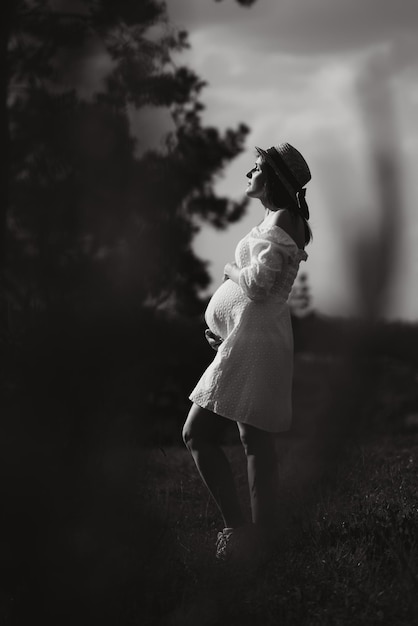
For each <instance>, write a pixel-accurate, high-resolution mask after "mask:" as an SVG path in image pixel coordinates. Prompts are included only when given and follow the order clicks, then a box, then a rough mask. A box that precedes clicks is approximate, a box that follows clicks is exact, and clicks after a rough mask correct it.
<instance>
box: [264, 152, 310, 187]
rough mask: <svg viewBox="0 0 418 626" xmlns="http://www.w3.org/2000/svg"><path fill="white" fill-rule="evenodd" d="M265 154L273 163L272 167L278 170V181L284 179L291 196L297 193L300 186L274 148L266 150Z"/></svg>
mask: <svg viewBox="0 0 418 626" xmlns="http://www.w3.org/2000/svg"><path fill="white" fill-rule="evenodd" d="M266 152H267V154H268V155H269V157H270V159H271V160H272V161H273V163H272V165H273V164H274V165H273V167H274V169H276V170H278V171H276V173H277V174H278V176H279V178H280V179H282V178H284V179H285V180H286V182H288V183H289V184H290V186H291V188H292V191H293V194H295V193H296V192H297V191H299V190H300V189H302V185H301V184H300V183H299V182H298V181H297V180H296V178H295V177H294V176H293V173H292V172H291V170H290V169H289V168H288V166H287V165H286V163H285V162H284V160H283V158H282V156H281V155H280V153H279V152H278V151H277V150H276V148H275V147H274V146H273V147H271V148H267V150H266ZM283 182H284V181H283Z"/></svg>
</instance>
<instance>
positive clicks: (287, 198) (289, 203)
mask: <svg viewBox="0 0 418 626" xmlns="http://www.w3.org/2000/svg"><path fill="white" fill-rule="evenodd" d="M261 165H262V169H263V172H265V174H266V178H267V182H266V187H265V195H264V198H263V199H264V200H265V201H266V203H267V204H273V205H274V206H275V207H277V208H286V209H288V211H289V212H290V214H291V216H292V217H293V218H294V219H296V218H297V217H301V218H302V219H303V224H304V227H305V243H309V242H310V241H311V240H312V230H311V227H310V226H309V222H308V220H307V219H306V217H305V216H304V215H302V213H301V211H300V209H299V207H298V205H297V203H296V201H295V199H294V198H292V196H291V195H290V194H289V193H288V191H287V190H286V187H285V186H284V185H283V183H282V182H281V180H280V178H279V177H278V176H277V175H276V174H275V173H274V170H273V168H272V167H271V165H269V163H268V162H267V161H266V159H263V157H261Z"/></svg>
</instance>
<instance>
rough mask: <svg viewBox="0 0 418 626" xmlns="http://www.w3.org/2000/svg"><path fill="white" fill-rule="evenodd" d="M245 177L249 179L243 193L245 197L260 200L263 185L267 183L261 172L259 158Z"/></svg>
mask: <svg viewBox="0 0 418 626" xmlns="http://www.w3.org/2000/svg"><path fill="white" fill-rule="evenodd" d="M246 176H247V178H248V179H249V180H248V185H247V189H246V192H245V193H246V194H247V196H249V197H250V198H261V197H262V196H263V195H264V192H265V183H266V181H267V176H266V174H265V172H263V170H262V159H261V157H258V159H257V160H256V162H255V165H254V167H253V169H252V170H250V171H249V172H248V173H247V174H246Z"/></svg>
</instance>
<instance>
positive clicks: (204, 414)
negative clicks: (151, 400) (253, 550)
mask: <svg viewBox="0 0 418 626" xmlns="http://www.w3.org/2000/svg"><path fill="white" fill-rule="evenodd" d="M225 419H226V418H224V417H221V416H219V415H216V414H215V413H212V411H208V410H207V409H202V408H201V407H200V406H197V404H193V406H192V408H191V409H190V412H189V415H188V417H187V420H186V422H185V424H184V427H183V440H184V443H185V444H186V446H187V448H188V449H189V451H190V453H191V455H192V456H193V459H194V462H195V463H196V467H197V469H198V470H199V473H200V475H201V477H202V479H203V481H204V483H205V484H206V486H207V488H208V489H209V491H210V493H211V494H212V497H213V499H214V500H215V502H216V504H217V505H218V508H219V510H220V512H221V514H222V517H223V519H224V523H225V526H227V527H230V528H237V527H238V526H242V525H243V524H244V517H243V514H242V511H241V507H240V505H239V501H238V495H237V492H236V489H235V484H234V479H233V475H232V471H231V466H230V464H229V462H228V459H227V458H226V456H225V454H224V452H223V450H222V448H221V446H220V443H219V440H220V435H221V432H222V430H223V428H224V427H225Z"/></svg>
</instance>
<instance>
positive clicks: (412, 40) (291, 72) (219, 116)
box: [167, 0, 418, 321]
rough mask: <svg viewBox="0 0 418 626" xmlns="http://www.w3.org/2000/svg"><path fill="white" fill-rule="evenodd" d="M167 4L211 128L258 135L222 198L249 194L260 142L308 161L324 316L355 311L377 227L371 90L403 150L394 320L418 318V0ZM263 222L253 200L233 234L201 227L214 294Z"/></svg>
mask: <svg viewBox="0 0 418 626" xmlns="http://www.w3.org/2000/svg"><path fill="white" fill-rule="evenodd" d="M167 4H168V9H169V14H170V18H171V20H172V21H173V22H174V23H175V24H176V25H178V26H179V27H182V28H185V29H186V30H187V31H188V32H189V40H190V43H191V49H190V51H188V52H186V53H183V54H182V55H181V58H180V59H179V62H181V63H182V64H186V65H188V66H190V67H192V68H193V69H194V70H195V71H196V73H197V74H198V75H199V76H200V77H201V78H202V79H204V80H206V81H207V82H208V86H207V87H206V88H205V89H204V91H203V93H202V101H203V102H204V104H205V105H206V110H205V112H204V116H203V121H204V123H205V124H210V125H214V126H216V127H218V128H220V129H224V128H227V127H236V126H237V124H238V123H240V122H244V123H245V124H247V125H248V126H249V127H250V129H251V132H250V134H249V136H248V138H247V144H246V150H245V152H244V153H243V154H242V155H240V156H239V157H238V158H237V159H235V160H234V161H233V163H232V164H231V165H230V166H229V167H228V168H227V169H226V170H225V172H224V175H223V177H222V179H221V180H219V181H218V183H217V186H216V188H217V191H218V193H219V194H225V195H228V196H231V197H234V198H239V197H241V196H242V195H243V194H244V190H245V186H246V179H245V173H246V172H247V171H248V169H250V167H251V165H252V163H253V161H254V158H255V157H254V146H255V145H259V146H262V147H269V146H271V145H274V144H277V143H279V142H281V141H288V142H289V143H291V144H293V145H294V146H295V147H297V148H298V149H299V150H300V151H301V152H302V154H303V155H304V156H305V158H306V160H307V161H308V163H309V165H310V167H311V171H312V181H311V182H310V183H309V185H308V188H307V189H308V193H307V200H308V203H309V206H310V210H311V226H312V230H313V232H314V241H313V243H312V244H311V245H310V246H309V247H308V248H307V252H308V254H309V259H308V261H307V263H306V264H305V265H304V266H303V269H304V271H305V272H306V273H307V274H308V276H309V283H310V288H311V292H312V296H313V301H314V305H315V308H316V309H317V310H318V311H322V312H324V313H327V314H335V313H338V314H341V313H342V314H352V313H355V312H356V310H357V309H356V306H357V305H356V297H355V287H354V279H353V276H352V273H353V272H352V263H350V256H351V255H352V250H351V248H352V243H353V241H355V240H356V237H358V235H359V234H360V235H361V234H364V233H365V232H366V233H367V232H373V231H376V228H378V227H379V207H378V206H377V204H378V203H377V200H376V188H375V185H374V183H373V177H372V175H371V172H372V167H371V160H370V154H369V152H368V149H369V143H368V134H367V127H368V124H369V123H370V120H369V121H368V122H366V123H365V118H364V115H362V108H361V106H360V103H361V101H362V98H363V99H364V97H367V96H368V94H369V92H371V93H372V97H373V98H374V102H375V105H374V106H375V109H374V110H375V111H376V119H378V118H379V116H380V118H381V120H380V126H379V129H380V130H379V136H380V135H381V136H382V142H383V143H384V144H385V145H386V146H387V145H389V146H391V145H392V143H393V144H396V145H394V149H393V153H396V154H398V156H399V164H400V166H401V167H400V176H401V180H402V187H403V198H402V202H397V206H395V207H393V210H394V211H396V215H397V218H396V223H398V224H399V225H400V229H399V235H398V238H397V248H396V255H395V263H394V264H393V268H392V280H391V285H390V291H389V293H390V297H389V298H388V306H387V309H386V311H385V314H386V315H387V316H388V317H390V318H394V319H398V318H401V319H405V320H415V321H416V320H417V319H418V289H417V285H418V219H417V212H418V207H417V206H416V201H415V199H416V197H418V194H417V192H418V115H417V107H418V80H417V78H418V2H417V1H416V0H396V2H395V0H390V1H388V0H258V2H256V3H255V4H254V5H253V6H252V7H251V8H243V7H241V6H240V5H238V4H237V3H236V2H235V0H223V2H215V1H214V0H167ZM373 67H374V68H376V67H377V70H375V71H374V70H373V69H371V68H373ZM375 76H384V87H386V88H387V90H388V93H389V94H390V103H391V105H392V109H390V107H389V112H390V111H391V110H392V112H393V116H390V115H389V118H387V115H388V114H387V109H386V108H385V107H382V109H380V107H379V94H381V92H382V88H381V87H382V85H381V81H380V82H379V81H377V82H376V80H375V79H373V77H375ZM359 85H363V89H361V88H360V87H359ZM373 85H374V86H373ZM383 91H384V90H383ZM385 116H386V117H385ZM386 128H389V130H388V131H387V132H386V130H385V129H386ZM394 129H395V132H394ZM394 137H395V140H394ZM262 216H263V208H262V206H261V204H260V203H259V202H258V201H256V200H252V201H251V204H250V206H249V208H248V211H247V214H246V216H245V217H244V218H243V219H242V220H241V221H240V222H239V223H238V224H235V225H232V226H230V227H229V228H228V230H227V231H225V232H219V231H215V230H213V229H211V228H210V227H207V226H205V227H204V228H203V229H202V231H201V233H200V234H199V235H198V237H197V238H196V244H195V248H196V252H197V253H198V255H199V256H200V257H201V258H203V259H207V260H208V261H209V262H210V265H209V269H210V273H211V275H212V277H213V283H212V285H211V289H210V290H211V291H213V290H214V289H215V288H216V286H217V285H218V283H219V282H220V280H221V278H222V270H223V267H224V265H225V263H226V262H227V261H230V260H232V259H233V254H234V249H235V245H236V243H237V242H238V241H239V239H240V238H241V237H242V236H244V235H245V234H246V233H247V232H248V230H249V229H250V228H251V227H252V226H253V225H254V224H256V223H257V222H258V221H259V220H260V219H261V218H262Z"/></svg>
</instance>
